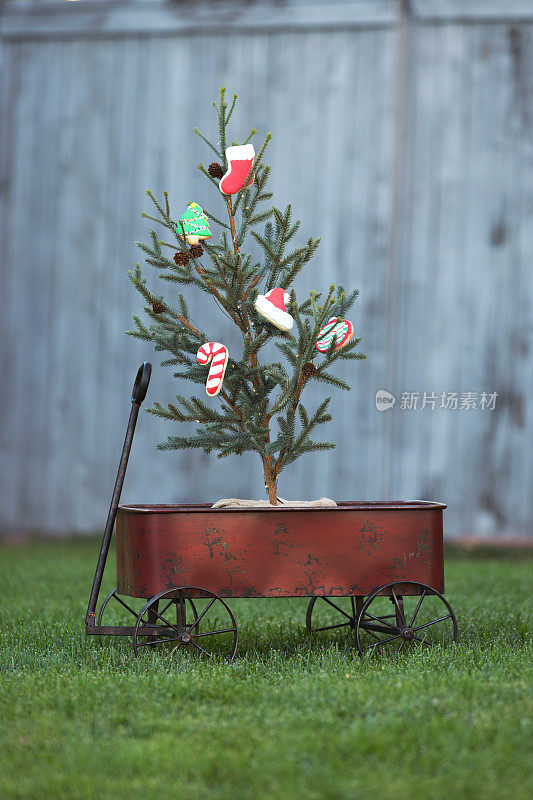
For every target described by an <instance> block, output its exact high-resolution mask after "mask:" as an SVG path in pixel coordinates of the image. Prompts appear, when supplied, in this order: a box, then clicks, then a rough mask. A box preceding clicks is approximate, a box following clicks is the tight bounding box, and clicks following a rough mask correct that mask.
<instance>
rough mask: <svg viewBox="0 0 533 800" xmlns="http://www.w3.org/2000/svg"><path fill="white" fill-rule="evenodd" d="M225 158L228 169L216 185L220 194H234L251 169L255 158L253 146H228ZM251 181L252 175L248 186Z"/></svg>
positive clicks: (252, 179)
mask: <svg viewBox="0 0 533 800" xmlns="http://www.w3.org/2000/svg"><path fill="white" fill-rule="evenodd" d="M226 158H227V160H228V169H227V172H226V173H225V175H223V176H222V178H221V179H220V182H219V184H218V185H219V187H220V191H221V192H222V194H235V193H236V192H238V191H240V190H241V189H242V188H243V186H244V184H245V183H246V178H247V177H248V175H249V174H250V170H251V169H252V164H253V163H254V158H255V150H254V146H253V144H239V145H233V146H232V147H228V148H226ZM253 182H254V175H252V177H251V179H250V183H249V184H248V186H251V185H252V183H253Z"/></svg>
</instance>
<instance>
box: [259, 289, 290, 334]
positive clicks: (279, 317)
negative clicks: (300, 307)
mask: <svg viewBox="0 0 533 800" xmlns="http://www.w3.org/2000/svg"><path fill="white" fill-rule="evenodd" d="M290 297H291V296H290V294H289V293H288V292H286V291H285V289H280V288H276V289H271V290H270V291H269V292H267V293H266V294H258V295H257V298H256V300H255V303H254V307H255V310H256V311H257V313H258V314H261V316H262V317H264V318H265V319H267V320H268V321H269V322H271V323H272V325H275V326H276V328H279V329H280V331H290V330H291V328H292V326H293V324H294V320H293V318H292V317H291V315H290V314H289V312H288V311H287V309H286V308H285V306H286V304H287V303H288V302H289V300H290Z"/></svg>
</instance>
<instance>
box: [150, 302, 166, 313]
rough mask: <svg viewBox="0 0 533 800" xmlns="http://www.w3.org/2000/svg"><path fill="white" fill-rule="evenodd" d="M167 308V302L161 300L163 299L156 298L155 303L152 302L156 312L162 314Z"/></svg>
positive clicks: (153, 309)
mask: <svg viewBox="0 0 533 800" xmlns="http://www.w3.org/2000/svg"><path fill="white" fill-rule="evenodd" d="M164 310H165V304H164V303H162V302H161V300H156V301H155V303H153V304H152V311H153V312H154V314H162V313H163V311H164Z"/></svg>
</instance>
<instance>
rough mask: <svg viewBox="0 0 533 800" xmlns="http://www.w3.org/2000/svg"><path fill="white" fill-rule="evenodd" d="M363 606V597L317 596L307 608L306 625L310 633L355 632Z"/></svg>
mask: <svg viewBox="0 0 533 800" xmlns="http://www.w3.org/2000/svg"><path fill="white" fill-rule="evenodd" d="M362 604H363V598H362V597H326V596H325V595H316V597H312V598H311V602H310V603H309V605H308V606H307V616H306V620H305V624H306V627H307V630H308V631H309V632H310V633H320V632H322V631H334V630H339V631H340V632H341V633H350V631H353V630H355V626H356V623H357V615H358V614H359V611H360V610H361V607H362Z"/></svg>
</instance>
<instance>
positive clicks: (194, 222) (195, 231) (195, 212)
mask: <svg viewBox="0 0 533 800" xmlns="http://www.w3.org/2000/svg"><path fill="white" fill-rule="evenodd" d="M180 222H182V223H183V228H184V230H185V236H199V237H200V238H201V239H210V238H211V235H212V234H211V231H210V230H209V222H208V219H207V217H206V215H205V214H204V210H203V208H201V207H200V206H199V205H198V203H189V205H188V206H187V211H186V212H185V213H184V214H182V215H181V217H180ZM177 232H178V235H181V234H182V229H181V225H178V227H177Z"/></svg>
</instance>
